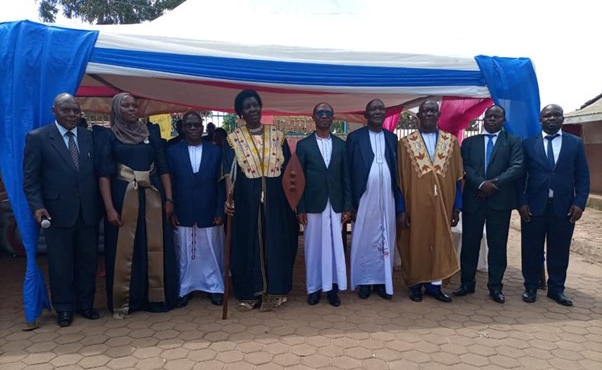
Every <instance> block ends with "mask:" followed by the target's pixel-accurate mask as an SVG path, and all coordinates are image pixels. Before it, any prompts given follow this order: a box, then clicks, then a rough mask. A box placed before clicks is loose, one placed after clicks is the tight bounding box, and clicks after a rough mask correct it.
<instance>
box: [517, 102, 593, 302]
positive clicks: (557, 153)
mask: <svg viewBox="0 0 602 370" xmlns="http://www.w3.org/2000/svg"><path fill="white" fill-rule="evenodd" d="M539 121H540V122H541V128H542V133H541V134H538V135H535V136H533V137H530V138H528V139H525V141H523V151H524V154H525V175H526V181H521V182H520V184H519V192H518V204H519V209H518V211H519V213H520V217H521V221H522V222H521V239H522V242H521V260H522V272H523V278H524V279H525V283H524V285H525V292H524V293H523V301H525V302H527V303H533V302H535V300H536V299H537V287H538V286H539V283H540V276H541V271H542V268H543V264H542V261H543V260H544V242H545V241H547V248H546V263H547V267H548V298H550V299H553V300H554V301H556V302H557V303H558V304H561V305H563V306H572V305H573V301H572V300H571V299H569V298H568V297H567V296H565V295H564V282H565V280H566V270H567V268H568V266H569V255H570V248H571V239H572V237H573V231H574V229H575V222H577V221H578V220H579V219H580V218H581V214H582V213H583V211H584V210H585V203H586V202H587V197H588V196H589V169H588V166H587V160H586V157H585V148H584V146H583V142H582V141H581V139H580V138H578V137H577V136H574V135H571V134H568V133H566V132H563V131H562V123H563V122H564V112H563V110H562V108H561V107H560V106H559V105H556V104H550V105H547V106H545V107H544V108H543V109H542V111H541V113H540V115H539Z"/></svg>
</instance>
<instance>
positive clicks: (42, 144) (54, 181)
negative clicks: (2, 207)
mask: <svg viewBox="0 0 602 370" xmlns="http://www.w3.org/2000/svg"><path fill="white" fill-rule="evenodd" d="M26 140H27V141H26V144H25V154H24V159H23V190H24V192H25V196H26V198H27V202H28V203H29V207H30V208H31V211H32V212H35V211H36V210H38V209H41V208H46V209H47V210H48V213H49V214H50V217H52V225H53V226H56V227H72V226H74V225H75V223H76V222H77V219H78V215H79V213H80V211H81V216H82V218H83V221H84V223H85V224H86V225H87V226H93V225H98V222H99V220H100V207H99V198H100V197H99V193H98V181H97V177H96V173H95V170H94V159H95V156H94V146H93V144H92V133H91V132H90V131H88V130H86V129H83V128H81V127H78V128H77V144H78V147H79V153H80V157H79V158H80V159H79V171H78V170H77V169H76V167H75V164H74V163H73V159H72V158H71V154H70V153H69V149H67V146H66V145H65V141H64V139H63V137H62V136H61V134H60V132H59V130H58V129H57V127H56V125H55V124H54V123H51V124H49V125H46V126H43V127H40V128H38V129H36V130H33V131H31V132H30V133H28V134H27V139H26Z"/></svg>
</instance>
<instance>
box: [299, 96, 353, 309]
mask: <svg viewBox="0 0 602 370" xmlns="http://www.w3.org/2000/svg"><path fill="white" fill-rule="evenodd" d="M312 118H313V120H314V122H315V123H316V131H315V132H314V133H312V134H311V135H309V136H308V137H306V138H305V139H302V140H300V141H299V142H298V143H297V151H296V153H297V157H298V158H299V162H300V163H301V167H302V168H303V174H304V176H305V189H304V192H303V196H302V198H301V200H300V202H299V205H298V206H297V220H298V221H299V223H300V224H302V225H304V226H305V229H304V236H305V237H304V240H305V268H306V272H307V293H308V294H309V296H308V297H307V302H308V303H309V304H310V305H315V304H317V303H318V302H319V301H320V294H321V292H322V291H325V292H327V293H326V296H327V298H328V302H329V303H330V304H331V305H332V306H335V307H338V306H339V305H340V304H341V301H340V299H339V297H338V294H337V292H338V290H339V289H342V290H346V289H347V269H346V266H345V251H344V248H343V240H342V238H341V232H342V229H341V224H345V223H346V222H347V221H349V219H350V212H351V188H350V186H351V185H350V179H349V168H348V165H347V153H345V142H344V141H343V140H342V139H340V138H338V137H336V136H334V135H331V134H330V127H331V126H332V121H333V120H334V110H333V109H332V107H331V106H330V104H328V103H319V104H317V105H316V106H315V107H314V111H313V114H312Z"/></svg>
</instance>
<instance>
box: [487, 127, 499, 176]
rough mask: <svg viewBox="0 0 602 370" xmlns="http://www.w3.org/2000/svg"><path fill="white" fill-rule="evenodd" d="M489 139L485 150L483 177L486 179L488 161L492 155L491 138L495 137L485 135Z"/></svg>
mask: <svg viewBox="0 0 602 370" xmlns="http://www.w3.org/2000/svg"><path fill="white" fill-rule="evenodd" d="M485 136H487V137H488V138H489V140H487V148H485V177H487V167H488V166H489V161H490V160H491V153H493V138H494V137H495V136H496V135H494V134H485Z"/></svg>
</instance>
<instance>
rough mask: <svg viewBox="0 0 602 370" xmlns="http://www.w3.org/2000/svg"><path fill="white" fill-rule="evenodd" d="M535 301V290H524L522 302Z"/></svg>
mask: <svg viewBox="0 0 602 370" xmlns="http://www.w3.org/2000/svg"><path fill="white" fill-rule="evenodd" d="M536 300H537V290H536V289H525V292H524V293H523V301H525V302H527V303H533V302H535V301H536Z"/></svg>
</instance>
